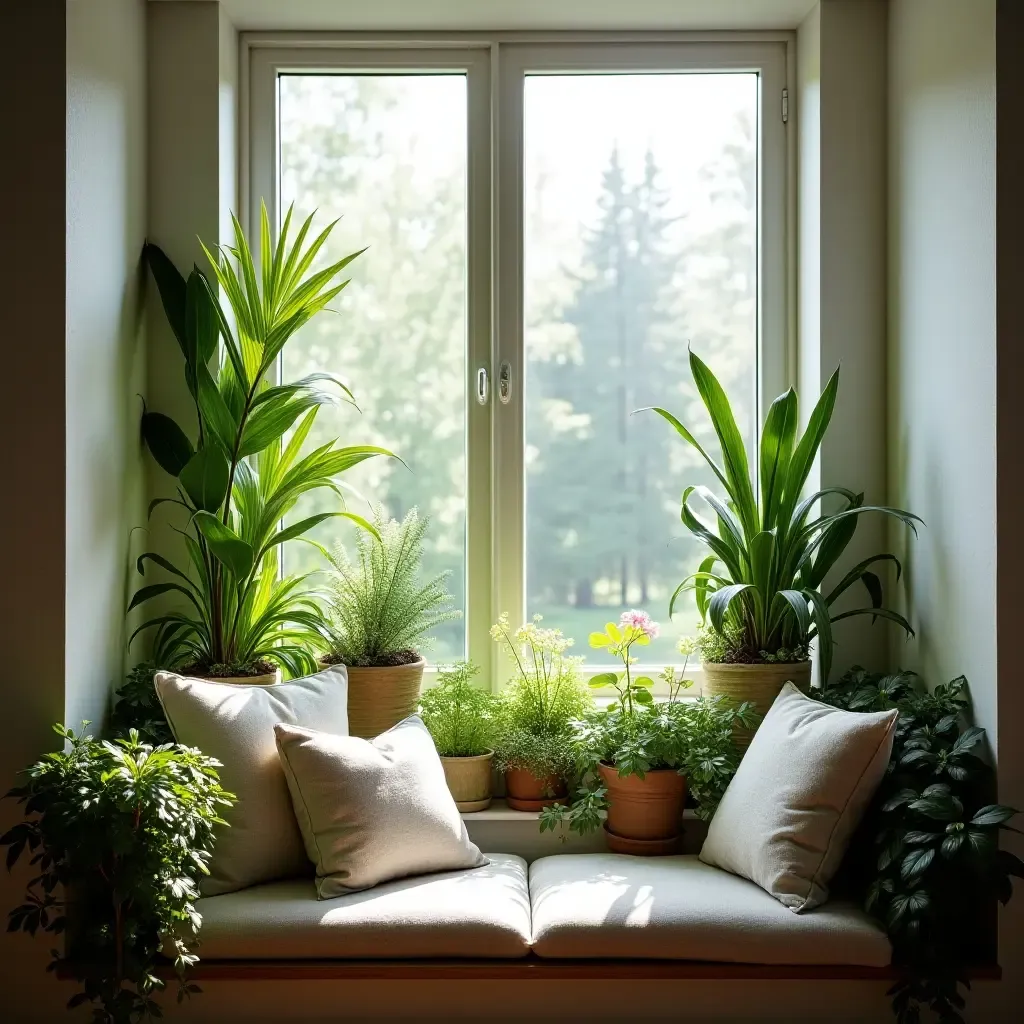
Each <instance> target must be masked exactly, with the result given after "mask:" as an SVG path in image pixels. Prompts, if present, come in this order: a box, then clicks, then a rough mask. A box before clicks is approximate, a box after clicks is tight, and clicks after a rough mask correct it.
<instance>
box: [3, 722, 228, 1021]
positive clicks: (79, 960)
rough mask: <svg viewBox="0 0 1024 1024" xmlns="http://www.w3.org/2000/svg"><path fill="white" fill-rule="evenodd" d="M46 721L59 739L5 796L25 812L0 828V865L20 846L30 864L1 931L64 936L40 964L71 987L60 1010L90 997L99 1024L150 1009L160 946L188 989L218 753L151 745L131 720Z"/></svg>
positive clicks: (217, 805) (213, 819) (214, 808)
mask: <svg viewBox="0 0 1024 1024" xmlns="http://www.w3.org/2000/svg"><path fill="white" fill-rule="evenodd" d="M87 724H88V723H84V725H87ZM84 725H83V728H84ZM54 731H55V732H56V733H57V735H58V736H59V737H60V738H61V739H62V740H63V741H65V742H66V744H67V747H66V749H64V750H60V751H57V752H55V753H52V754H48V755H47V756H46V757H44V758H43V759H42V760H40V761H38V762H37V763H36V764H34V765H32V766H31V767H30V768H28V769H26V771H25V773H24V774H25V775H26V776H27V781H26V783H25V785H24V786H22V787H19V788H17V789H14V790H12V791H11V792H10V793H8V794H7V795H8V796H10V797H14V798H15V799H17V800H18V801H19V803H21V804H23V805H24V813H25V820H24V821H21V822H19V823H18V824H16V825H15V826H14V827H13V828H11V829H10V830H9V831H8V832H7V833H6V834H5V835H4V836H2V837H0V844H3V845H5V846H7V847H8V850H7V866H8V868H10V867H12V866H13V865H14V864H16V863H17V862H18V861H19V860H20V859H21V858H22V857H23V856H27V857H28V858H29V860H30V862H31V864H32V867H33V868H34V870H35V872H36V873H35V876H34V877H33V878H32V879H31V881H30V882H29V883H28V890H27V893H26V897H25V902H24V903H23V904H21V905H20V906H17V907H15V908H14V909H13V910H12V911H11V912H10V920H9V926H8V930H9V931H25V932H28V933H29V934H30V935H33V936H34V935H35V934H36V933H37V932H38V931H40V930H41V931H44V932H49V933H51V934H53V935H60V934H62V933H66V934H67V938H68V956H67V958H62V957H61V956H60V954H59V953H58V952H57V951H56V950H54V951H53V957H54V959H53V963H52V964H51V968H56V967H58V966H60V967H62V968H63V969H64V970H65V971H66V972H67V973H68V974H69V975H70V976H71V977H73V978H75V980H76V981H78V983H79V984H80V986H81V991H80V992H78V993H76V994H75V995H74V996H72V997H71V999H70V1001H69V1002H68V1009H73V1008H74V1007H76V1006H80V1005H82V1004H84V1003H91V1004H93V1006H94V1009H93V1019H94V1020H96V1021H99V1022H105V1024H129V1022H134V1021H139V1020H143V1019H148V1018H150V1017H156V1016H160V1015H161V1013H160V1007H159V1005H158V1004H157V1002H156V1000H155V999H154V996H155V994H156V992H157V991H158V990H159V989H161V988H162V987H163V984H164V983H163V981H161V980H160V978H158V977H157V974H156V970H157V966H158V963H159V962H160V960H161V950H162V949H164V948H165V945H166V944H168V943H169V944H172V945H173V947H174V950H175V958H174V966H175V970H176V971H177V973H178V977H179V982H180V985H179V993H178V998H179V1000H180V999H182V998H184V997H185V996H187V995H189V994H191V993H194V992H198V991H199V989H198V987H197V986H196V985H193V984H190V983H189V982H188V980H187V971H188V968H189V967H191V966H192V965H193V964H195V963H196V961H197V960H198V957H197V956H196V955H195V954H194V953H193V952H192V951H191V945H192V939H194V938H195V936H196V934H197V933H198V930H199V925H200V918H199V914H198V913H197V911H196V907H195V900H196V899H197V898H198V896H199V887H198V883H197V879H198V877H199V875H201V874H206V873H208V871H207V862H208V861H209V858H210V854H211V852H212V850H213V843H214V826H215V825H219V824H223V822H222V820H221V817H220V813H221V810H222V809H223V808H225V807H228V806H230V805H231V803H232V802H233V797H232V795H231V794H230V793H227V792H225V791H224V790H223V789H222V788H221V786H220V783H219V782H218V778H217V768H218V767H220V765H219V762H217V761H215V760H214V759H213V758H209V757H204V756H203V755H202V754H201V753H200V752H199V751H198V750H193V749H190V748H188V747H180V746H173V745H170V744H167V745H163V746H158V747H153V746H151V745H150V744H148V743H143V742H142V741H141V740H140V738H139V734H138V733H137V732H136V731H135V730H132V731H131V732H130V733H129V735H128V737H127V738H124V739H118V740H115V741H114V742H112V743H111V742H107V741H102V742H101V741H97V740H94V739H93V738H92V737H91V736H87V735H81V734H76V733H74V732H72V731H71V730H70V729H67V728H65V727H64V726H62V725H55V726H54Z"/></svg>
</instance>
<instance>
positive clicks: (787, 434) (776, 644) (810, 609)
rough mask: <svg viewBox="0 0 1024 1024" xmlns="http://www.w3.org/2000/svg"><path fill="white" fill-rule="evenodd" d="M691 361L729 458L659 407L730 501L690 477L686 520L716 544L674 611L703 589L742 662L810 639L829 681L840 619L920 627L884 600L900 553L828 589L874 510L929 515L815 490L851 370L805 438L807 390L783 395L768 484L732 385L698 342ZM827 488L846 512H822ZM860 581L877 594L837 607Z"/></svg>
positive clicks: (904, 517) (716, 625) (705, 606)
mask: <svg viewBox="0 0 1024 1024" xmlns="http://www.w3.org/2000/svg"><path fill="white" fill-rule="evenodd" d="M690 370H691V372H692V374H693V380H694V383H695V384H696V386H697V391H698V393H699V395H700V397H701V401H702V402H703V403H704V407H705V408H706V409H707V411H708V415H709V416H710V418H711V424H712V426H713V427H714V430H715V434H716V435H717V436H718V441H719V444H720V446H721V451H722V461H721V463H719V462H717V461H716V460H715V459H714V458H713V457H712V456H711V455H710V454H708V452H707V451H705V449H704V448H703V446H702V445H701V444H700V442H699V441H698V440H697V438H696V437H695V436H694V435H693V433H691V432H690V431H689V430H688V429H687V428H686V427H685V426H683V424H682V423H681V422H680V421H679V420H678V419H677V418H676V417H675V416H673V415H672V414H671V413H670V412H667V411H666V410H665V409H657V408H656V409H654V412H656V413H658V415H659V416H661V417H663V418H664V419H665V420H667V421H668V422H669V423H670V424H672V426H673V427H674V428H675V429H676V431H677V432H678V433H679V435H680V436H681V437H682V438H683V439H684V440H685V441H686V442H687V443H689V444H691V445H692V446H693V447H694V448H696V449H697V451H698V452H699V453H700V455H701V457H702V458H703V459H704V461H705V462H706V463H707V464H708V466H710V467H711V470H712V472H713V473H714V474H715V477H716V478H717V479H718V481H719V483H721V485H722V487H723V488H724V490H725V493H726V496H727V497H726V500H722V498H720V497H719V496H718V495H717V494H715V493H714V491H712V490H711V489H710V488H708V487H703V486H698V487H687V488H686V490H685V491H684V492H683V499H682V512H681V514H682V521H683V524H684V525H685V526H686V528H687V529H688V530H689V531H690V533H692V534H693V535H694V536H695V537H696V538H697V539H698V540H699V541H701V542H702V543H703V544H704V545H705V546H706V547H707V548H709V549H710V554H709V555H708V556H707V557H706V558H705V559H704V560H703V561H702V562H701V563H700V566H699V567H698V570H697V572H695V573H693V574H692V575H691V576H688V577H687V578H686V579H685V580H683V582H682V583H681V584H680V585H679V587H678V588H677V589H676V591H675V593H674V594H673V595H672V600H671V602H670V605H669V613H670V614H672V612H673V611H674V610H675V604H676V601H677V600H678V598H679V596H680V594H682V593H683V592H685V591H689V590H692V591H694V593H695V598H696V602H697V610H698V611H699V612H700V615H701V618H702V619H703V620H704V622H705V623H707V622H710V626H711V629H712V630H713V631H714V633H715V634H716V635H717V636H719V637H733V638H737V640H736V642H735V644H734V647H735V650H734V651H733V652H732V653H733V654H734V655H735V656H736V657H735V660H738V661H758V660H769V659H771V658H772V656H773V655H774V653H775V652H777V651H779V650H789V651H791V650H794V649H800V648H806V646H807V645H808V644H809V643H810V642H811V641H812V640H817V648H818V658H819V669H820V673H821V679H822V682H825V681H827V680H828V675H829V671H830V669H831V665H832V650H833V640H832V625H833V623H835V622H838V621H839V620H840V619H847V618H850V617H851V616H856V615H870V616H871V618H872V621H874V620H875V619H878V618H884V619H889V620H891V621H892V622H895V623H897V624H898V625H900V626H901V627H902V628H903V629H904V630H906V631H907V632H908V633H910V634H913V629H912V628H911V626H910V623H909V622H907V620H906V619H905V618H904V617H903V616H902V615H900V614H899V613H898V612H896V611H893V610H892V609H890V608H886V607H885V606H884V603H883V602H884V595H883V587H882V580H881V577H880V576H879V575H878V573H877V572H875V571H874V570H873V567H877V565H878V564H879V563H884V562H890V563H892V564H893V565H894V566H895V570H896V579H897V581H898V580H899V577H900V574H901V572H902V567H901V565H900V562H899V560H898V559H897V558H896V556H895V555H892V554H889V553H884V554H877V555H872V556H871V557H869V558H865V559H864V560H863V561H860V562H858V563H857V564H856V565H854V566H852V567H851V568H850V569H849V570H848V571H847V572H846V573H845V574H844V575H843V576H842V577H841V578H840V579H839V580H838V582H836V583H835V585H834V586H832V587H831V588H830V589H828V590H827V591H823V590H822V587H823V585H824V581H825V578H826V576H828V574H829V573H830V571H831V570H832V569H833V567H834V566H836V564H837V563H838V562H839V561H840V559H841V558H842V556H843V553H844V552H845V551H846V548H847V546H848V545H849V543H850V541H851V540H852V539H853V536H854V533H855V532H856V529H857V523H858V521H859V519H860V517H861V516H862V515H864V514H865V513H867V512H877V513H880V514H882V515H887V516H893V517H895V518H896V519H898V520H900V521H901V522H902V523H905V524H906V525H907V526H908V527H910V529H911V530H913V531H914V532H915V534H916V532H917V531H916V523H919V522H920V521H921V520H920V519H919V518H918V517H917V516H915V515H913V514H912V513H910V512H905V511H903V510H902V509H898V508H890V507H888V506H883V505H865V504H864V495H863V494H855V493H854V492H853V491H850V490H847V489H846V488H844V487H825V488H823V489H822V490H819V491H815V492H814V493H813V494H809V495H806V496H804V488H805V485H806V483H807V477H808V475H809V474H810V471H811V466H812V465H813V463H814V459H815V456H816V455H817V452H818V448H819V447H820V445H821V442H822V439H823V438H824V436H825V432H826V431H827V430H828V425H829V421H830V420H831V418H832V411H833V409H834V408H835V402H836V394H837V393H838V390H839V371H838V370H836V372H835V373H833V374H832V376H831V377H830V378H829V381H828V384H827V385H826V386H825V390H824V391H823V392H822V394H821V397H820V398H819V399H818V402H817V404H816V405H815V407H814V410H813V412H812V413H811V416H810V419H809V420H808V423H807V428H806V430H804V432H803V433H802V434H800V435H799V436H798V431H797V424H798V423H799V408H798V403H797V395H796V392H795V391H794V390H793V389H792V388H790V389H789V390H788V391H787V392H786V393H785V394H784V395H780V396H779V397H778V398H776V399H775V401H774V402H772V405H771V408H770V409H769V410H768V415H767V416H766V417H765V422H764V428H763V430H762V433H761V445H760V460H759V461H760V466H759V467H758V468H759V471H760V488H759V489H758V488H757V484H756V481H755V480H754V479H753V478H752V475H751V471H750V468H749V467H748V462H747V453H746V450H745V449H744V446H743V438H742V435H741V434H740V431H739V429H738V427H737V426H736V419H735V417H734V415H733V412H732V408H731V407H730V404H729V399H728V397H727V396H726V394H725V391H724V390H723V389H722V386H721V385H720V384H719V382H718V380H717V379H716V377H715V375H714V374H713V373H712V372H711V370H710V369H709V368H708V367H707V365H706V364H705V363H704V362H702V361H701V359H699V358H698V357H697V355H695V354H694V353H693V352H691V353H690ZM696 498H699V499H701V500H702V501H703V502H704V503H705V504H706V505H707V506H708V507H709V508H710V509H711V511H712V513H713V514H714V523H710V522H707V521H705V520H703V519H701V518H700V517H699V516H698V515H697V514H696V513H695V512H694V510H693V507H692V505H693V501H694V499H696ZM823 498H826V499H833V500H834V498H838V499H839V502H840V507H839V508H838V509H837V510H836V511H834V512H829V513H825V512H822V511H820V507H819V502H820V501H821V500H822V499H823ZM857 583H860V584H861V585H862V586H863V587H864V589H865V591H866V592H867V596H868V604H867V605H866V606H865V607H857V608H852V609H847V610H845V611H840V612H836V611H835V610H834V607H835V604H836V602H837V601H838V600H839V598H840V597H841V596H842V595H843V594H845V593H846V592H847V591H848V590H849V589H850V588H851V587H853V586H854V584H857Z"/></svg>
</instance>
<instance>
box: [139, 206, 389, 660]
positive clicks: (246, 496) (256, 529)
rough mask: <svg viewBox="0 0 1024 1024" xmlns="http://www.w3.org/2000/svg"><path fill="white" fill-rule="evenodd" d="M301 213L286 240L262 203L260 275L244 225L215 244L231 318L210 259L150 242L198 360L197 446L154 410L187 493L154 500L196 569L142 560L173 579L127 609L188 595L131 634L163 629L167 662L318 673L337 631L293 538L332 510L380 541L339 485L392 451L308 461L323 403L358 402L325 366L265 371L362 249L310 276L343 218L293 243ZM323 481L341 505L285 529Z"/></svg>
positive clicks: (147, 422) (166, 296)
mask: <svg viewBox="0 0 1024 1024" xmlns="http://www.w3.org/2000/svg"><path fill="white" fill-rule="evenodd" d="M291 218H292V211H291V210H290V209H289V211H288V214H287V216H286V217H285V221H284V224H283V226H282V228H281V232H280V236H279V238H278V240H277V243H276V245H274V244H272V241H271V231H270V222H269V219H268V217H267V211H266V208H265V207H264V208H263V210H262V216H261V221H260V232H259V235H260V237H259V265H260V269H259V271H257V269H256V265H255V261H254V260H253V256H252V253H251V251H250V249H249V245H248V243H247V241H246V239H245V235H244V234H243V232H242V229H241V226H240V225H239V223H238V221H237V219H235V218H232V222H233V225H234V245H232V246H218V247H216V249H215V250H214V251H211V250H209V249H207V248H206V247H205V246H204V247H203V249H204V252H205V253H206V255H207V258H208V259H209V261H210V264H211V266H212V269H213V274H214V278H215V282H216V284H217V285H219V286H220V289H221V291H222V292H223V293H224V295H225V296H226V297H227V302H228V305H229V307H230V311H231V319H230V320H229V318H228V316H227V314H226V313H225V310H224V309H223V308H222V307H221V304H220V301H219V300H218V298H217V295H216V294H215V292H214V287H213V283H212V282H211V281H210V280H209V279H208V278H207V277H206V275H205V274H204V273H203V272H202V271H201V270H199V268H198V267H197V268H195V269H193V271H192V272H191V274H190V275H189V277H188V279H187V280H186V279H185V278H184V277H183V276H182V275H181V274H180V273H179V272H178V270H177V269H176V268H175V267H174V265H173V264H172V263H171V261H170V260H169V259H168V258H167V256H166V255H165V254H164V253H163V252H162V251H161V250H160V249H159V248H158V247H157V246H155V245H152V244H149V243H147V245H146V247H145V250H144V256H145V259H146V262H147V263H148V265H149V268H150V270H151V271H152V273H153V276H154V278H155V279H156V283H157V287H158V289H159V292H160V298H161V301H162V303H163V307H164V311H165V313H166V315H167V319H168V321H169V323H170V326H171V329H172V331H173V333H174V336H175V338H176V339H177V341H178V344H179V345H180V347H181V352H182V355H183V356H184V360H185V382H186V384H187V386H188V390H189V393H190V394H191V395H192V399H193V402H194V404H195V409H196V415H197V421H198V431H197V438H196V442H195V444H194V445H193V443H192V441H191V440H190V439H189V438H188V437H187V436H186V434H185V432H184V431H183V430H182V429H181V427H180V426H178V424H177V423H175V422H174V420H172V419H171V418H170V417H168V416H165V415H163V414H162V413H158V412H150V411H148V410H144V412H143V416H142V436H143V439H144V441H145V444H146V446H147V447H148V448H149V450H150V452H151V453H152V454H153V457H154V458H155V459H156V461H157V463H159V465H160V466H161V467H162V468H163V469H164V470H166V471H167V473H169V474H170V475H171V476H172V477H173V478H174V479H175V482H176V488H175V494H174V496H172V497H164V498H158V499H156V500H155V501H154V502H152V504H151V505H150V515H152V513H153V511H154V509H155V508H156V507H157V506H159V505H161V504H163V503H172V504H174V505H179V506H181V507H182V508H184V509H185V510H186V511H187V513H188V519H187V523H186V525H185V527H184V529H182V530H179V532H180V533H181V534H182V536H183V537H184V544H185V547H186V549H187V553H188V564H187V565H185V566H184V567H181V566H177V565H175V564H173V563H172V562H171V561H170V560H169V559H167V558H165V557H163V556H162V555H160V554H158V553H157V552H154V551H147V552H145V553H143V554H142V555H141V556H140V557H139V559H138V563H137V567H138V571H139V572H140V573H141V574H145V571H146V568H147V563H152V564H153V565H155V566H158V567H159V568H160V569H162V570H163V571H164V572H165V573H167V574H169V575H170V577H171V579H168V580H165V581H162V582H159V583H151V584H148V585H146V586H143V587H141V588H140V589H139V590H138V591H137V592H136V593H135V595H134V597H133V598H132V599H131V603H130V605H129V610H131V609H132V608H135V607H136V606H138V605H142V604H146V603H147V602H149V601H151V600H153V599H154V598H157V597H159V596H161V595H164V594H167V593H171V592H173V593H176V594H177V595H180V599H183V601H182V607H180V608H177V609H174V610H171V611H166V612H164V613H163V614H159V615H156V616H154V617H153V618H150V619H148V620H147V621H146V622H144V623H143V624H142V625H141V626H139V628H138V629H136V630H135V633H133V634H132V639H134V638H135V636H136V635H138V634H139V633H141V632H143V631H146V630H154V631H155V633H154V634H152V637H153V646H154V649H155V652H156V653H157V656H158V657H159V658H160V660H161V662H162V663H163V664H165V665H166V666H167V667H180V666H182V665H189V666H191V667H193V668H194V669H195V670H197V671H204V672H208V673H212V674H233V672H234V671H241V672H252V671H255V670H257V669H258V667H259V665H260V663H262V662H265V661H270V662H273V663H277V664H279V665H280V666H281V667H282V668H283V669H285V671H286V672H288V673H289V674H291V675H301V674H303V673H304V672H309V671H315V668H316V656H315V651H316V649H317V647H318V646H320V645H321V644H322V638H321V631H322V629H323V625H324V624H323V621H322V617H321V613H320V610H319V602H318V601H317V600H316V597H315V595H314V594H312V593H311V592H310V591H309V588H308V586H307V578H306V577H305V576H286V577H284V578H280V575H279V572H278V548H279V545H281V544H283V543H285V542H288V541H293V540H296V539H299V538H302V537H304V535H305V534H307V533H308V532H309V531H310V530H312V529H313V528H314V527H315V526H317V525H318V524H319V523H322V522H323V521H324V520H325V519H329V518H331V517H334V516H344V517H346V518H348V519H351V520H353V521H354V522H355V523H356V524H357V525H358V526H359V527H361V528H363V529H365V530H368V531H370V532H371V533H373V534H374V535H376V530H375V528H374V527H373V526H372V525H371V524H370V523H369V522H367V521H366V520H365V519H363V518H362V517H361V516H358V515H355V514H353V513H351V512H348V511H346V510H345V508H344V499H343V497H342V493H341V490H340V488H339V485H338V483H337V481H336V478H337V477H338V475H339V474H341V473H343V472H345V471H346V470H348V469H350V468H351V467H353V466H355V465H356V464H358V463H360V462H362V461H363V460H365V459H368V458H371V457H373V456H376V455H390V454H391V453H390V452H388V451H386V450H385V449H383V448H376V447H372V446H368V445H360V446H354V447H343V448H339V447H336V446H335V442H333V441H332V442H329V443H328V444H325V445H321V446H320V447H318V448H316V449H315V450H314V451H311V452H308V453H306V454H302V447H303V443H304V442H305V440H306V437H307V436H308V434H309V431H310V428H311V427H312V425H313V421H314V420H315V418H316V415H317V412H318V411H319V409H320V407H321V406H323V405H327V404H333V403H336V402H339V401H347V402H351V403H352V404H353V405H354V400H353V398H352V394H351V392H350V391H349V389H348V388H347V387H346V386H345V385H344V384H343V383H342V382H341V381H340V380H338V379H337V378H335V377H334V376H332V375H330V374H325V373H316V374H311V375H310V376H308V377H304V378H303V379H302V380H299V381H295V382H291V383H285V384H280V385H277V386H272V385H271V384H270V383H269V382H268V380H267V378H268V375H269V374H270V372H271V370H272V368H273V367H274V365H275V362H276V360H277V358H278V356H279V355H280V352H281V350H282V348H283V347H284V346H285V345H286V344H287V342H288V340H289V339H290V338H291V337H292V336H293V335H294V334H295V332H296V331H297V330H298V329H299V328H300V327H302V326H303V324H305V323H306V322H307V321H308V320H309V319H310V318H311V317H312V316H314V315H315V314H317V313H319V312H320V311H321V310H323V309H325V308H326V307H327V304H328V303H329V302H330V301H331V300H332V299H333V298H334V297H335V296H336V295H337V294H338V293H339V292H340V291H341V290H342V289H343V288H344V287H345V286H346V285H347V284H348V281H347V280H346V281H342V282H341V283H336V278H337V277H338V275H339V273H340V272H341V271H342V270H343V269H344V268H345V267H346V266H347V265H348V264H349V263H351V262H352V260H354V259H355V258H356V257H357V256H358V255H359V253H358V252H355V253H352V254H351V255H349V256H346V257H345V258H344V259H342V260H339V261H338V262H336V263H333V264H331V265H330V266H328V267H326V268H325V269H323V270H317V271H310V267H311V265H312V263H313V260H314V258H315V257H316V255H317V253H318V252H319V251H320V250H321V248H322V247H323V245H324V243H325V242H326V241H327V239H328V237H329V236H330V233H331V230H332V228H333V227H334V224H330V225H328V226H327V227H326V228H325V229H324V230H323V231H322V232H320V234H319V235H317V237H316V238H315V239H314V240H313V241H312V242H311V243H309V244H308V245H307V244H306V238H307V235H308V233H309V229H310V225H311V222H312V217H310V218H308V219H307V220H306V221H305V222H304V223H303V224H302V225H301V227H300V228H299V230H298V233H297V234H296V236H295V238H294V241H292V240H291V239H290V238H289V233H290V227H291ZM232 324H233V325H234V326H232ZM218 341H220V342H222V343H223V356H224V358H223V360H222V366H221V368H220V370H219V372H218V373H217V376H216V378H215V377H214V375H213V373H212V372H211V370H210V363H211V361H212V360H213V359H214V356H215V354H216V352H217V348H218ZM288 431H291V434H290V436H289V437H288V439H287V441H285V435H286V433H288ZM316 488H328V489H330V490H332V491H334V492H335V494H336V495H337V497H338V501H339V506H340V507H339V509H338V510H337V511H332V512H321V513H319V514H317V515H314V516H310V517H308V518H306V519H302V520H301V521H299V522H296V523H292V524H290V525H288V526H286V527H284V528H283V529H282V528H281V525H280V524H281V523H282V521H283V520H284V518H285V517H286V516H287V515H288V513H289V512H290V511H291V510H292V508H293V507H294V506H295V503H296V501H297V500H298V499H299V497H300V496H301V495H302V494H305V493H306V492H307V491H310V490H313V489H316Z"/></svg>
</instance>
